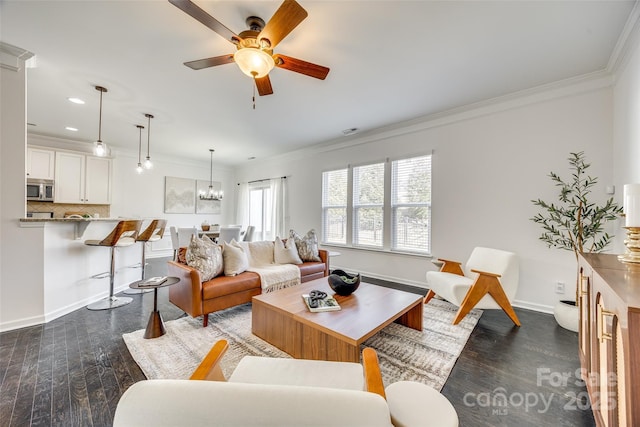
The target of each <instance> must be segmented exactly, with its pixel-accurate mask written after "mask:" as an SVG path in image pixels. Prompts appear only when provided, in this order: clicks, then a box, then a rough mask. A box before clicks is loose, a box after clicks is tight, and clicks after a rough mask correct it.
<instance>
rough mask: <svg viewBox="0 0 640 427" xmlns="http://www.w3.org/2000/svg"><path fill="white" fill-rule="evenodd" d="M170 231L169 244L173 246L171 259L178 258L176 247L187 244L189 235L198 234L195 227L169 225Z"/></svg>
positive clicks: (189, 238) (189, 240) (183, 246)
mask: <svg viewBox="0 0 640 427" xmlns="http://www.w3.org/2000/svg"><path fill="white" fill-rule="evenodd" d="M169 231H170V232H171V246H173V260H174V261H175V260H176V259H178V249H180V248H185V247H187V246H189V242H191V236H193V235H194V234H195V235H197V234H198V230H197V229H196V227H180V228H177V227H169Z"/></svg>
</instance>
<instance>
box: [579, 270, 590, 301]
mask: <svg viewBox="0 0 640 427" xmlns="http://www.w3.org/2000/svg"><path fill="white" fill-rule="evenodd" d="M585 280H586V281H588V280H589V278H588V277H587V276H583V275H582V274H581V275H580V296H585V295H588V292H587V291H585V290H584V286H583V285H584V282H585Z"/></svg>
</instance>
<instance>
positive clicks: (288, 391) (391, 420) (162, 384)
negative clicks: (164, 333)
mask: <svg viewBox="0 0 640 427" xmlns="http://www.w3.org/2000/svg"><path fill="white" fill-rule="evenodd" d="M227 348H228V343H227V341H226V340H220V341H218V342H216V343H215V344H214V346H213V347H212V349H211V351H210V352H209V354H207V356H206V357H205V358H204V360H203V361H202V362H201V363H200V365H199V366H198V367H197V368H196V369H195V371H194V372H193V374H192V375H191V378H190V380H192V381H189V380H151V381H141V382H138V383H136V384H134V385H133V386H131V387H130V388H129V389H128V390H127V391H126V392H125V393H124V394H123V395H122V397H121V398H120V401H119V402H118V407H117V408H116V412H115V416H114V423H113V425H114V427H121V426H138V425H154V426H174V425H190V426H191V425H225V426H232V427H236V426H238V427H240V426H242V427H247V426H265V425H270V426H283V427H286V426H296V427H304V426H320V425H326V426H336V425H339V426H342V425H344V426H356V427H360V426H362V427H365V426H366V427H372V426H380V427H393V426H396V427H418V426H419V427H429V426H434V427H435V426H438V427H457V426H458V416H457V414H456V411H455V409H454V407H453V405H451V403H450V402H449V401H448V400H447V398H445V397H444V396H443V395H442V394H440V393H439V392H438V391H436V390H434V389H433V388H431V387H429V386H427V385H425V384H422V383H416V382H412V381H399V382H397V383H393V384H391V385H390V386H388V387H387V388H386V389H385V388H384V383H383V381H382V376H381V373H380V366H379V364H378V356H377V354H376V352H375V350H373V349H371V348H365V349H364V351H363V352H362V365H361V364H359V363H352V362H330V361H323V360H303V359H288V358H272V357H255V356H245V357H243V358H242V359H241V360H240V362H239V363H238V365H237V366H236V368H235V369H234V371H233V372H232V373H231V375H230V376H229V378H228V379H227V378H225V376H224V374H223V372H222V368H221V366H220V362H221V359H222V356H223V355H224V353H225V352H226V350H227ZM194 380H195V381H194ZM198 380H200V381H198ZM148 402H153V405H149V404H147V403H148Z"/></svg>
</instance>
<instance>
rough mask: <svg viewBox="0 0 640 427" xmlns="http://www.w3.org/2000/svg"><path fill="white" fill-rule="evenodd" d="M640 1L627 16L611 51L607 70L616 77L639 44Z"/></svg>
mask: <svg viewBox="0 0 640 427" xmlns="http://www.w3.org/2000/svg"><path fill="white" fill-rule="evenodd" d="M639 35H640V3H639V2H637V1H636V3H635V4H634V6H633V9H632V10H631V13H630V14H629V17H628V18H627V22H626V23H625V25H624V28H623V29H622V32H621V33H620V37H618V41H617V42H616V45H615V46H614V48H613V52H611V56H610V57H609V63H608V64H607V68H606V70H607V71H608V72H609V73H611V74H613V75H614V77H615V76H616V75H617V74H618V72H619V71H620V69H621V68H623V67H624V65H625V64H626V62H627V60H628V58H629V55H630V54H631V53H633V51H634V49H633V48H634V47H635V46H637V44H638V41H639V40H640V37H639Z"/></svg>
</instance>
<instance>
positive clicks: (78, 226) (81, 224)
mask: <svg viewBox="0 0 640 427" xmlns="http://www.w3.org/2000/svg"><path fill="white" fill-rule="evenodd" d="M128 219H132V218H20V227H42V226H44V225H45V224H46V223H63V224H75V232H74V238H75V239H76V240H77V239H81V238H82V236H83V235H84V232H85V230H86V229H87V227H88V226H89V224H91V223H92V222H117V221H126V220H128Z"/></svg>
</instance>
